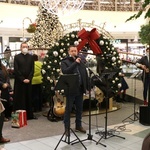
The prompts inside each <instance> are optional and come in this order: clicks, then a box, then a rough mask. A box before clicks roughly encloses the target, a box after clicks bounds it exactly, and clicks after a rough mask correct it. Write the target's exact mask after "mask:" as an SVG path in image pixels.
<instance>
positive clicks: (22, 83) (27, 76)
mask: <svg viewBox="0 0 150 150" xmlns="http://www.w3.org/2000/svg"><path fill="white" fill-rule="evenodd" d="M20 48H21V53H20V54H18V55H16V56H15V58H14V73H15V81H14V110H26V112H27V119H36V117H35V116H34V115H33V111H32V103H31V102H32V99H31V98H32V95H31V94H32V85H31V81H32V78H33V73H34V60H33V57H32V56H31V55H30V54H28V44H27V43H25V42H24V43H22V44H21V47H20Z"/></svg>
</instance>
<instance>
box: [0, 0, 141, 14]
mask: <svg viewBox="0 0 150 150" xmlns="http://www.w3.org/2000/svg"><path fill="white" fill-rule="evenodd" d="M0 2H3V3H11V4H22V5H29V6H38V5H39V3H40V0H0ZM141 6H142V4H141V3H140V2H139V3H136V2H135V0H86V3H85V5H84V7H83V10H97V11H138V10H140V8H141Z"/></svg>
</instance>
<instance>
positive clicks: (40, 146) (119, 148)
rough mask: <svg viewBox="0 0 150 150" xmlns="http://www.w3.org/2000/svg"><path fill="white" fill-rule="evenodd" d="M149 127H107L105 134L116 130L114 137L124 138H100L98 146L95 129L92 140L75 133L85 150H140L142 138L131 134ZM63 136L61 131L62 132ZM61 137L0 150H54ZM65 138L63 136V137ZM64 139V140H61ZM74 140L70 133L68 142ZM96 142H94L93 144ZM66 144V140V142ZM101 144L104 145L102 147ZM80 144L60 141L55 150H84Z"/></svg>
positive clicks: (37, 140) (2, 147)
mask: <svg viewBox="0 0 150 150" xmlns="http://www.w3.org/2000/svg"><path fill="white" fill-rule="evenodd" d="M148 128H149V126H144V125H141V124H140V123H139V122H138V121H137V122H133V123H132V124H129V123H126V124H117V125H113V126H109V127H107V128H106V129H107V131H108V132H107V133H109V131H110V129H117V130H116V131H117V132H115V134H116V135H119V136H121V137H124V138H125V139H122V138H120V137H116V136H114V137H111V138H108V137H107V138H106V139H105V138H102V139H101V140H100V144H96V143H97V142H98V141H99V139H100V137H101V136H100V135H99V134H95V132H96V131H97V129H95V130H94V129H93V130H91V132H90V135H93V138H92V140H89V139H88V140H87V138H88V137H89V136H88V134H89V132H88V131H87V134H81V133H76V134H77V136H78V137H79V139H80V140H83V139H84V140H85V141H83V142H82V143H83V144H84V146H85V148H86V149H87V150H90V149H92V148H93V149H94V150H141V146H142V142H143V138H140V137H137V136H135V135H133V134H135V133H138V132H140V131H144V130H146V129H148ZM102 130H103V131H105V129H104V128H103V129H99V130H98V131H102ZM62 134H63V131H62ZM61 137H62V135H59V136H53V137H45V138H41V139H33V140H29V141H22V142H18V143H7V144H5V145H1V146H0V150H54V149H55V148H56V145H57V144H58V142H59V141H60V139H61ZM64 137H65V136H64ZM63 139H64V138H63ZM74 139H76V137H75V136H74V134H73V133H71V136H70V141H72V140H74ZM95 141H96V142H95ZM67 142H68V140H67ZM102 144H104V145H106V147H104V146H103V145H102ZM85 148H84V147H83V146H82V145H81V143H80V142H79V143H77V144H74V145H71V144H67V143H65V142H63V141H62V140H61V141H60V143H59V145H58V147H57V150H77V149H78V150H80V149H85Z"/></svg>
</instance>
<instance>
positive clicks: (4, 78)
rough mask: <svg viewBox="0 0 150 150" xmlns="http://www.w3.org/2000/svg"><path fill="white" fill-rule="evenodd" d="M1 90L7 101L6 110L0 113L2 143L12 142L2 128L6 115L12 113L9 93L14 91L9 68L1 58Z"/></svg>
mask: <svg viewBox="0 0 150 150" xmlns="http://www.w3.org/2000/svg"><path fill="white" fill-rule="evenodd" d="M0 90H1V98H2V99H5V100H6V102H3V105H4V107H5V110H4V112H2V113H1V114H0V143H6V142H10V140H9V139H5V138H3V136H2V129H3V124H4V116H5V117H10V115H11V111H10V110H9V94H10V92H12V89H11V86H10V82H9V76H8V74H7V70H6V68H5V66H4V65H3V64H2V62H1V60H0Z"/></svg>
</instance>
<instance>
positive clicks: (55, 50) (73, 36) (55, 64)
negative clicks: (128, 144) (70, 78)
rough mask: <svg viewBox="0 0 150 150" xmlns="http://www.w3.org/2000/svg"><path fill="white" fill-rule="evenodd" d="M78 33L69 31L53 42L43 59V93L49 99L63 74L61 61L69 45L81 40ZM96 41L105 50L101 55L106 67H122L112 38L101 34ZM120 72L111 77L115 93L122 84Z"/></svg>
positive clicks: (111, 85)
mask: <svg viewBox="0 0 150 150" xmlns="http://www.w3.org/2000/svg"><path fill="white" fill-rule="evenodd" d="M77 33H78V31H72V32H70V33H67V34H66V35H65V36H64V37H62V38H61V39H60V40H59V41H57V42H56V43H55V44H53V45H52V48H51V49H50V50H49V51H48V52H47V54H46V56H45V58H44V60H43V66H42V76H43V93H44V95H45V98H46V99H47V100H50V98H51V97H52V96H53V95H54V94H55V92H54V86H55V83H56V82H57V80H58V78H59V76H60V74H61V70H60V62H61V60H62V59H63V58H64V57H66V56H67V49H68V47H69V45H78V44H79V42H80V41H81V39H80V38H78V36H77ZM96 43H97V44H98V46H99V47H100V49H101V50H102V52H103V54H102V55H100V56H99V57H101V59H102V60H103V61H104V63H105V69H109V68H111V69H112V70H113V69H116V68H121V60H120V58H119V54H118V52H117V50H116V49H115V48H114V46H113V44H112V43H111V40H110V39H108V38H107V37H105V36H104V35H103V34H101V35H100V37H99V38H98V39H97V40H96ZM85 47H86V48H89V45H88V44H86V45H85ZM108 55H109V56H108ZM93 61H96V60H93ZM119 74H120V72H118V73H117V74H115V75H114V76H113V78H111V79H109V83H110V87H111V88H112V90H113V91H114V92H115V93H117V92H118V90H119V87H120V86H121V85H120V76H119Z"/></svg>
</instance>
